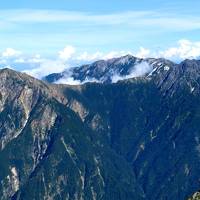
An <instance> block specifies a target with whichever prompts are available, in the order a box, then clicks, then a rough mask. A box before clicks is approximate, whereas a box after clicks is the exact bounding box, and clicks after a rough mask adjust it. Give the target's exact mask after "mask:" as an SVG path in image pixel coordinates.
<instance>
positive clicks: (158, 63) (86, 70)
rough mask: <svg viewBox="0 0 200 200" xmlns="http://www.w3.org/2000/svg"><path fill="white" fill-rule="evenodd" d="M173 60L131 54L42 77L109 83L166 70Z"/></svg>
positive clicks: (51, 80)
mask: <svg viewBox="0 0 200 200" xmlns="http://www.w3.org/2000/svg"><path fill="white" fill-rule="evenodd" d="M173 65H175V64H174V63H173V62H171V61H168V60H165V59H161V58H160V59H154V58H148V59H141V58H136V57H133V56H131V55H127V56H123V57H119V58H113V59H109V60H100V61H97V62H94V63H92V64H89V65H83V66H80V67H75V68H70V69H68V70H66V71H64V72H62V73H54V74H50V75H48V76H46V77H44V80H46V81H47V82H49V83H54V82H59V81H60V80H63V79H67V78H68V77H72V78H73V79H74V80H77V81H80V82H93V81H96V82H102V83H111V82H117V80H121V79H127V78H130V77H131V78H133V77H135V76H143V75H148V74H150V73H151V72H154V73H155V72H158V71H160V70H168V69H169V68H171V67H172V66H173Z"/></svg>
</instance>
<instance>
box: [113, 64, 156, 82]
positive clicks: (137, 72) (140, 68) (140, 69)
mask: <svg viewBox="0 0 200 200" xmlns="http://www.w3.org/2000/svg"><path fill="white" fill-rule="evenodd" d="M152 70H153V68H152V66H151V65H149V64H148V63H147V62H142V63H140V64H138V65H136V66H135V67H134V68H133V70H132V71H131V72H130V74H129V75H126V76H120V75H118V74H115V75H113V77H112V82H113V83H116V82H118V81H120V80H124V79H129V78H134V77H141V76H143V75H145V74H147V73H148V72H151V71H152Z"/></svg>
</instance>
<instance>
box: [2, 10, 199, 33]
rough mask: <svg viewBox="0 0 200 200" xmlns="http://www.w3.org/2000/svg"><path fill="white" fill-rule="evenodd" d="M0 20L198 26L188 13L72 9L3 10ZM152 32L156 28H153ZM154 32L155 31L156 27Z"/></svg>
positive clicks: (180, 28)
mask: <svg viewBox="0 0 200 200" xmlns="http://www.w3.org/2000/svg"><path fill="white" fill-rule="evenodd" d="M0 19H1V23H3V22H4V23H5V24H6V22H7V23H11V24H20V23H75V22H76V23H80V24H82V25H93V26H94V25H113V26H115V25H116V26H117V25H126V26H132V27H136V28H137V27H141V28H147V27H151V28H154V27H157V28H158V29H159V28H162V29H170V30H171V31H183V30H196V29H200V16H194V15H192V13H191V14H190V13H187V14H177V13H176V14H175V13H173V12H168V13H166V12H162V10H156V11H126V12H120V13H119V12H118V13H111V14H94V13H89V12H72V11H61V10H4V11H1V14H0ZM155 31H156V30H155ZM157 31H158V30H157Z"/></svg>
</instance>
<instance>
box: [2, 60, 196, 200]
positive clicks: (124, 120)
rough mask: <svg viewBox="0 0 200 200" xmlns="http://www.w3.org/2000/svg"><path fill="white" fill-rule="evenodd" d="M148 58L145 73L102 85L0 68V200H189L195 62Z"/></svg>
mask: <svg viewBox="0 0 200 200" xmlns="http://www.w3.org/2000/svg"><path fill="white" fill-rule="evenodd" d="M149 60H150V61H149V63H150V62H151V63H150V64H152V65H153V66H154V67H153V70H152V71H150V72H148V73H147V74H146V75H144V76H142V77H137V78H129V79H125V80H121V81H119V82H117V83H109V82H111V81H109V79H107V81H105V82H106V83H107V84H102V83H87V84H82V85H76V86H70V85H63V84H62V85H59V84H58V85H57V84H48V83H47V82H43V81H39V80H36V79H34V78H32V77H30V76H28V75H26V74H23V73H19V72H15V71H13V70H10V69H3V70H0V111H1V112H0V180H1V181H0V199H2V200H4V199H19V200H24V199H25V200H29V199H30V200H32V199H44V200H45V199H70V200H74V199H77V200H82V199H84V200H90V199H96V200H99V199H102V200H112V199H113V200H125V199H126V200H129V199H130V200H133V199H134V200H142V199H145V200H146V199H148V200H155V199H157V200H167V199H169V200H177V199H178V200H186V199H188V198H189V197H190V196H192V195H193V194H194V193H195V192H196V191H198V190H199V189H200V182H199V172H200V125H199V121H200V104H199V102H200V92H199V91H200V86H199V85H200V61H198V60H185V61H183V62H182V63H180V64H174V63H172V62H170V61H166V60H163V59H149ZM153 60H154V62H153ZM147 61H148V60H146V61H145V62H147ZM99 62H105V61H99ZM106 62H107V61H106ZM110 62H111V61H110ZM113 62H114V61H113ZM137 62H138V63H140V62H139V61H137ZM114 63H115V65H114V66H117V65H116V60H115V62H114ZM125 63H126V62H125ZM120 65H121V64H120ZM93 66H94V64H93ZM112 66H113V65H112ZM114 66H113V67H114ZM83 68H84V67H83ZM83 68H82V69H83ZM114 68H115V67H114ZM124 68H126V66H125V65H124ZM127 68H128V67H127ZM77 69H78V68H77ZM80 69H81V68H80ZM95 69H96V67H95ZM115 69H116V68H115ZM117 69H118V67H117ZM127 71H128V69H127ZM120 75H122V76H126V75H127V74H126V73H124V74H120ZM102 77H103V76H102ZM104 77H105V76H104ZM94 78H96V77H94ZM82 80H84V79H82ZM53 82H54V81H53ZM194 197H195V196H194ZM193 199H195V198H193Z"/></svg>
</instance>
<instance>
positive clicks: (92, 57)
mask: <svg viewBox="0 0 200 200" xmlns="http://www.w3.org/2000/svg"><path fill="white" fill-rule="evenodd" d="M102 58H103V53H101V52H96V53H93V54H89V53H88V52H86V51H85V52H83V53H81V54H80V55H78V56H77V60H79V61H94V60H97V59H102Z"/></svg>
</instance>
